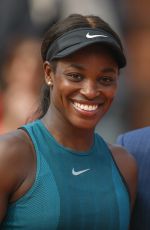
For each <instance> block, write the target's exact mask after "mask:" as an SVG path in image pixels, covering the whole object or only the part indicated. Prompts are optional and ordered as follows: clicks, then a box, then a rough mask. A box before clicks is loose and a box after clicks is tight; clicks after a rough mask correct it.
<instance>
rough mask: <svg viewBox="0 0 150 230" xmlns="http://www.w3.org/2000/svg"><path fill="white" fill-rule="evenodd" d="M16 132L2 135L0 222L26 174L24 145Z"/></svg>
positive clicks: (0, 140)
mask: <svg viewBox="0 0 150 230" xmlns="http://www.w3.org/2000/svg"><path fill="white" fill-rule="evenodd" d="M18 132H20V131H17V132H16V133H17V135H18ZM16 133H10V134H6V135H3V136H1V137H0V222H2V220H3V218H4V216H5V214H6V212H7V206H8V203H9V201H10V200H11V197H12V195H13V194H14V193H15V191H16V190H17V189H18V187H19V186H20V185H21V183H22V182H23V181H24V178H25V175H26V171H25V166H24V165H26V160H25V158H24V154H22V153H23V148H24V145H23V141H21V140H20V138H19V137H18V136H17V135H16ZM26 166H27V165H26ZM26 168H27V167H26Z"/></svg>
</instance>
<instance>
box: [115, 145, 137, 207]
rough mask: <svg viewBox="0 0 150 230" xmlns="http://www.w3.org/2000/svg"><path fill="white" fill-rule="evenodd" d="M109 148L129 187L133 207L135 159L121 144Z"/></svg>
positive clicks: (135, 175)
mask: <svg viewBox="0 0 150 230" xmlns="http://www.w3.org/2000/svg"><path fill="white" fill-rule="evenodd" d="M110 148H111V151H112V154H113V157H114V159H115V162H116V164H117V166H118V168H119V170H120V172H121V174H122V176H123V177H124V179H125V181H126V183H127V186H128V188H129V192H130V197H131V208H133V205H134V202H135V198H136V191H137V177H138V169H137V163H136V160H135V159H134V158H133V156H132V155H131V154H129V153H128V152H127V150H126V149H124V148H122V147H121V146H111V147H110Z"/></svg>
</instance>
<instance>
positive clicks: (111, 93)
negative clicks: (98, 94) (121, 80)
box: [105, 85, 117, 101]
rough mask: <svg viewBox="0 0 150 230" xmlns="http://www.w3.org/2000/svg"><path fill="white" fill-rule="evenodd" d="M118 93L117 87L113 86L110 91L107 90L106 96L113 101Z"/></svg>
mask: <svg viewBox="0 0 150 230" xmlns="http://www.w3.org/2000/svg"><path fill="white" fill-rule="evenodd" d="M116 93H117V85H115V86H113V87H112V88H110V89H107V90H106V92H105V95H106V97H107V99H108V100H110V101H112V100H113V99H114V97H115V96H116Z"/></svg>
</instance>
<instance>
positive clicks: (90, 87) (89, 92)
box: [80, 81, 100, 99]
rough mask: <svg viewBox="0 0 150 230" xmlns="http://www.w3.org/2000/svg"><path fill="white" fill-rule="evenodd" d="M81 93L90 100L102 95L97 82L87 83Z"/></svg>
mask: <svg viewBox="0 0 150 230" xmlns="http://www.w3.org/2000/svg"><path fill="white" fill-rule="evenodd" d="M80 93H81V94H82V95H83V96H85V97H86V98H88V99H93V98H95V97H97V96H99V95H100V89H99V87H98V86H97V83H96V82H91V81H87V82H86V83H84V84H83V85H82V88H81V90H80Z"/></svg>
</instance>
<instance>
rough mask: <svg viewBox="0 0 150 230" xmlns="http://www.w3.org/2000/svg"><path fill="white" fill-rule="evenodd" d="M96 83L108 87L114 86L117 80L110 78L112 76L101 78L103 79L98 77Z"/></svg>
mask: <svg viewBox="0 0 150 230" xmlns="http://www.w3.org/2000/svg"><path fill="white" fill-rule="evenodd" d="M98 81H99V83H100V84H103V85H106V86H109V85H113V84H115V83H116V81H117V79H116V77H112V76H103V77H100V78H99V79H98Z"/></svg>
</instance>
